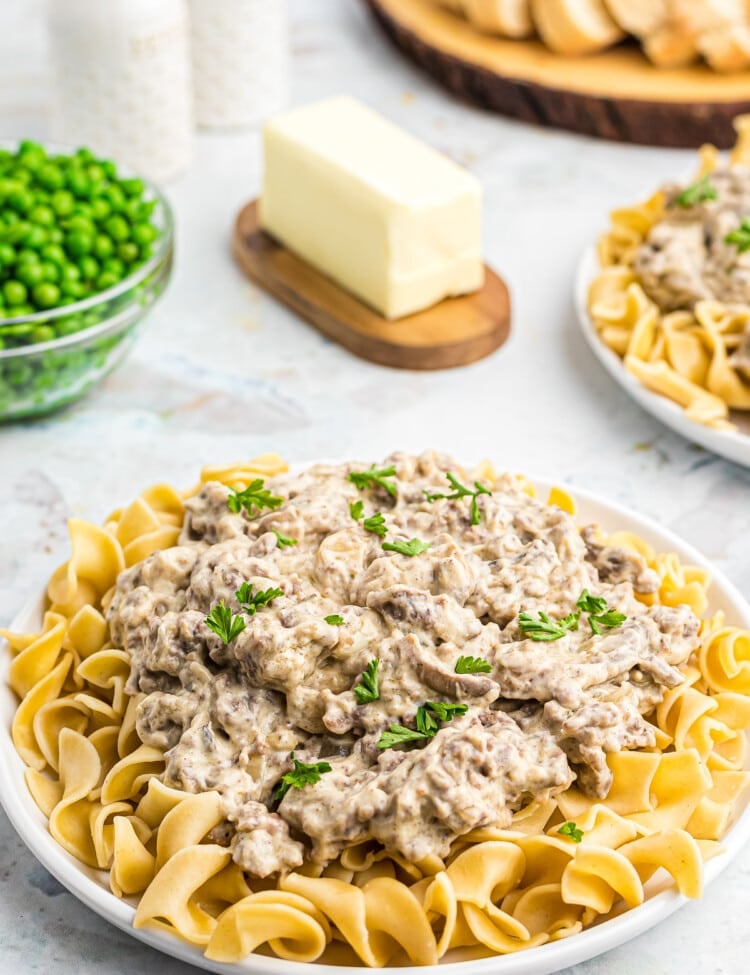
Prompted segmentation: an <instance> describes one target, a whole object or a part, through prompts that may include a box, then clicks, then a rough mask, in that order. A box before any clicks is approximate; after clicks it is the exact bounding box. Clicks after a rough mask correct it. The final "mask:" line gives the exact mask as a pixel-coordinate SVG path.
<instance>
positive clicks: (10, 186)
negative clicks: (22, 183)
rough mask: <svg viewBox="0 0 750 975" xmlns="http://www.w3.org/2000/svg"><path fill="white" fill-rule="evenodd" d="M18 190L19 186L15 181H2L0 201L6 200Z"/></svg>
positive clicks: (0, 184)
mask: <svg viewBox="0 0 750 975" xmlns="http://www.w3.org/2000/svg"><path fill="white" fill-rule="evenodd" d="M17 189H19V185H18V183H17V182H16V181H15V180H13V179H7V177H3V178H2V179H0V199H3V200H5V199H6V198H7V197H9V196H10V194H11V193H12V192H13V191H14V190H17Z"/></svg>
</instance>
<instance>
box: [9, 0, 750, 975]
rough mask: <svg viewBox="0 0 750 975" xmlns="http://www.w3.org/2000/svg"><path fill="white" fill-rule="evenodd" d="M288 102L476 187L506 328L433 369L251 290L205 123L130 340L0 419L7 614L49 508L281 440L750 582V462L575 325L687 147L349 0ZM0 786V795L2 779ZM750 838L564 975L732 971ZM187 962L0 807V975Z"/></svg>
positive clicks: (25, 68)
mask: <svg viewBox="0 0 750 975" xmlns="http://www.w3.org/2000/svg"><path fill="white" fill-rule="evenodd" d="M42 11H43V5H42V2H41V0H3V2H2V4H0V37H2V38H3V42H2V57H0V137H2V138H15V137H19V136H30V137H35V136H36V137H44V136H45V135H46V131H47V123H46V108H45V106H46V100H47V72H46V64H45V45H44V31H43V26H42V21H43V17H42ZM292 12H293V46H294V54H295V58H294V85H293V99H294V101H296V102H302V101H305V100H311V99H314V98H316V97H320V96H326V95H331V94H335V93H340V92H342V91H347V92H349V93H352V94H354V95H355V96H357V97H359V98H362V99H363V100H365V101H367V102H368V103H370V104H371V105H373V106H374V107H376V108H378V109H379V110H381V111H382V112H384V113H385V114H387V115H388V116H390V117H391V118H393V119H394V120H395V121H396V122H398V123H399V124H401V125H403V126H404V127H405V128H407V129H409V130H410V131H412V132H413V133H415V134H416V135H418V136H421V137H422V138H424V139H426V140H427V141H428V142H431V143H432V144H434V145H435V146H437V147H438V148H440V149H442V150H444V151H445V152H447V153H448V154H449V155H451V156H452V157H454V158H455V159H456V160H458V161H459V162H461V163H463V164H465V165H466V166H468V167H469V168H470V169H471V170H472V171H473V172H474V173H476V174H477V176H479V178H480V179H481V180H482V182H483V184H484V187H485V203H486V209H485V214H486V220H485V251H486V255H487V259H488V261H489V262H490V263H491V264H492V265H493V266H494V267H495V268H496V269H498V270H499V271H500V272H502V274H503V275H504V276H505V277H506V279H507V281H508V282H509V284H510V286H511V288H512V293H513V299H514V321H513V328H514V330H513V335H512V338H511V340H510V342H509V343H508V344H507V345H506V346H505V347H504V348H503V349H502V350H500V351H499V352H498V353H497V354H495V355H494V356H492V357H490V358H489V359H486V360H485V361H484V362H481V363H479V364H477V365H474V366H471V367H469V368H465V369H461V370H453V371H447V372H439V373H431V374H430V373H410V372H398V371H392V370H385V369H381V368H379V367H376V366H373V365H369V364H367V363H365V362H361V361H359V360H357V359H355V358H353V357H352V356H350V355H349V354H347V353H346V352H344V351H343V350H341V349H340V348H339V347H338V346H336V345H334V344H332V343H331V342H329V341H327V340H325V339H324V338H322V337H321V336H320V335H318V334H317V333H316V332H314V331H313V330H312V329H310V328H308V327H307V326H306V325H304V324H303V323H302V322H300V321H299V320H297V319H296V318H295V317H294V316H293V315H292V314H291V313H289V312H287V311H286V310H285V309H283V308H282V307H280V306H279V305H277V304H276V303H275V302H274V301H273V300H271V299H270V298H268V297H266V296H264V295H263V294H262V293H261V292H260V291H258V290H257V289H256V288H254V287H253V286H252V285H250V284H249V283H248V282H247V281H245V280H244V279H243V278H242V276H241V275H240V273H239V272H238V271H237V269H236V268H235V266H234V265H233V263H232V260H231V258H230V256H229V234H230V229H231V225H232V220H233V217H234V214H235V212H236V210H237V209H238V208H239V206H240V205H241V204H242V203H243V202H244V201H246V200H247V199H249V198H251V197H253V196H254V195H256V193H257V191H258V187H259V179H260V160H259V138H258V133H257V132H246V133H242V134H231V135H230V134H222V135H217V134H201V135H200V136H199V138H198V139H197V141H196V146H195V160H194V163H193V165H192V167H191V169H190V171H189V172H188V173H187V175H185V176H184V177H183V178H182V179H181V180H179V181H178V182H176V183H175V184H173V185H172V186H170V187H168V192H169V196H170V198H171V200H172V202H173V203H174V206H175V208H176V211H177V221H178V241H177V264H176V270H175V274H174V278H173V281H172V284H171V286H170V289H169V292H168V294H167V295H166V297H165V298H164V299H163V301H162V303H161V304H160V305H159V306H158V308H156V310H155V311H154V313H153V314H152V316H151V318H150V321H149V322H148V324H147V327H146V329H145V332H144V334H143V336H142V338H141V340H140V342H139V343H138V345H137V347H136V349H135V351H134V352H133V353H132V354H131V356H130V358H129V359H128V360H127V362H126V363H125V364H124V365H123V366H122V368H120V369H119V370H118V371H117V372H116V373H115V374H114V375H113V376H111V377H110V378H109V379H108V380H107V381H106V382H105V383H104V385H103V386H101V387H100V388H99V389H98V390H97V391H95V392H94V393H92V394H91V395H90V396H89V397H88V398H87V399H85V400H84V401H83V402H81V403H80V404H78V405H77V406H74V407H73V408H71V409H69V410H68V411H66V412H64V413H61V414H59V415H56V416H53V417H50V418H49V419H45V420H42V421H40V422H36V423H27V424H19V425H16V426H7V427H4V428H2V427H0V475H1V476H0V512H1V514H0V537H1V538H2V554H3V558H2V562H0V624H5V623H7V622H8V621H9V620H10V619H11V617H12V615H13V614H14V612H15V611H16V610H17V609H18V607H19V606H20V605H21V604H22V602H23V601H24V600H25V599H26V598H27V596H28V595H29V594H30V593H32V592H35V591H37V590H38V588H39V586H40V583H41V582H42V580H44V579H45V577H46V576H48V575H49V573H50V572H51V570H52V569H53V568H54V567H55V566H56V565H57V564H58V563H59V562H60V561H61V560H62V559H63V558H64V557H65V553H66V545H67V538H66V528H65V521H66V518H67V517H68V516H69V515H71V514H76V515H84V516H86V517H90V518H93V519H99V518H101V517H103V516H104V515H105V514H106V513H107V511H108V509H110V508H112V507H113V506H115V505H116V504H119V503H121V502H124V501H126V500H128V499H130V498H132V497H133V496H134V495H135V494H136V493H137V492H138V491H139V490H140V489H141V488H143V487H144V486H145V485H148V484H149V483H151V482H153V481H156V480H162V479H169V480H171V481H173V482H175V483H176V484H180V485H187V484H189V483H191V482H192V480H193V479H194V475H195V473H196V470H197V468H198V467H199V466H200V465H201V464H202V463H208V462H211V463H221V462H223V461H229V460H231V459H235V458H240V457H249V456H252V455H254V454H256V453H259V452H261V451H264V450H268V449H277V450H279V451H281V452H282V453H283V454H285V455H286V456H287V457H289V458H293V459H295V460H300V461H304V460H307V459H312V458H316V457H321V456H335V455H340V456H359V457H362V458H363V459H368V460H369V459H375V458H379V457H380V456H381V455H384V454H385V453H387V452H389V451H390V450H392V449H394V448H395V447H401V448H404V449H408V450H419V449H422V448H424V447H425V446H437V447H440V448H442V449H445V450H448V451H451V452H454V453H455V454H457V455H460V456H461V457H462V458H465V459H467V460H474V459H479V458H481V457H483V456H490V457H492V458H493V459H494V460H495V461H496V462H497V463H498V464H499V465H500V466H501V467H504V468H509V469H513V470H524V471H527V472H530V473H536V474H539V475H543V476H548V477H550V478H553V479H557V480H558V481H560V482H564V483H567V484H569V485H572V486H575V485H579V486H585V487H586V488H589V489H591V490H595V491H598V492H600V493H602V494H604V495H607V496H609V497H610V498H612V499H614V500H617V501H619V502H622V503H624V504H626V505H629V506H631V507H633V508H634V509H636V510H639V511H642V512H644V513H646V514H649V515H651V516H653V517H655V518H656V519H657V520H659V521H660V522H661V523H663V524H664V525H667V526H668V527H669V528H671V529H673V530H674V531H676V532H678V533H679V534H681V535H682V536H684V537H685V538H686V539H687V540H688V541H690V542H691V543H693V544H694V545H696V546H698V547H699V548H700V549H701V550H702V551H703V552H704V553H705V554H706V555H707V556H709V557H710V558H711V559H713V560H714V561H715V562H716V564H717V565H719V566H720V567H721V568H722V569H724V570H725V571H726V572H727V573H728V575H729V576H730V577H731V578H732V579H733V581H734V582H735V583H736V584H737V585H738V586H739V587H740V588H741V589H743V590H744V591H745V592H746V593H750V503H748V502H749V500H750V471H747V470H742V469H740V468H738V467H735V466H733V465H731V464H729V463H726V462H724V461H721V460H719V459H717V458H715V457H713V456H711V455H710V454H707V453H705V452H703V451H701V450H700V449H697V448H695V446H693V445H691V444H689V443H687V442H686V441H684V440H681V439H679V438H678V437H677V436H675V435H673V434H671V433H670V432H669V431H667V430H666V429H665V428H664V427H662V426H660V425H659V424H658V423H657V422H656V421H655V420H652V419H651V418H649V417H648V416H647V415H646V414H645V413H643V412H642V411H641V410H640V409H639V408H638V407H637V406H636V405H634V404H633V403H632V402H631V401H630V400H628V399H627V398H626V397H625V395H624V394H623V393H622V392H621V391H620V390H619V389H617V388H615V387H614V386H613V385H612V383H611V382H610V380H609V379H608V378H607V376H606V375H605V374H604V373H603V372H602V371H601V369H600V368H599V366H598V365H597V364H596V362H595V360H594V359H593V358H592V356H591V354H590V353H589V351H588V350H587V348H586V347H585V345H584V343H583V340H582V338H581V337H580V335H579V334H578V333H577V331H576V327H575V324H574V320H573V313H572V305H571V283H572V277H573V272H574V268H575V264H576V260H577V257H578V255H579V254H580V252H581V250H582V249H583V247H584V245H585V244H586V243H587V242H589V241H590V240H591V239H592V237H593V236H594V235H595V234H596V233H597V232H598V230H599V229H600V228H601V226H602V222H603V220H604V216H605V214H606V212H607V210H608V209H609V208H610V207H611V206H612V205H613V204H614V203H616V202H618V201H623V202H625V201H629V200H632V199H634V198H636V197H637V196H638V195H639V194H641V193H643V192H644V190H645V189H647V188H650V187H652V186H654V185H655V184H657V183H658V182H659V181H660V180H661V179H662V178H666V177H669V176H671V175H673V174H674V173H675V172H680V171H683V170H685V169H686V168H687V167H688V166H689V165H690V157H689V155H688V154H685V153H680V152H677V151H664V150H650V149H644V148H636V147H628V146H620V145H613V144H608V143H604V142H594V141H590V140H586V139H582V138H578V137H575V136H572V135H567V134H564V133H558V132H551V131H545V130H542V129H534V128H529V127H526V126H523V125H520V124H517V123H515V122H511V121H507V120H505V119H502V118H499V117H495V116H492V115H488V114H485V113H483V112H480V111H476V110H474V109H472V108H468V107H466V106H465V105H462V104H460V103H458V102H457V101H455V100H454V99H453V98H452V97H450V96H448V95H446V94H445V93H444V92H443V91H441V90H440V89H438V88H437V87H436V86H435V85H433V84H432V83H431V82H430V81H429V80H428V79H427V78H425V77H423V76H422V75H421V74H419V73H418V72H417V71H416V70H414V69H413V68H412V67H411V66H409V65H407V64H406V63H404V62H403V61H402V60H401V59H400V57H399V56H398V55H397V54H396V53H395V52H394V51H393V50H392V49H391V48H390V47H389V46H388V44H387V43H386V42H385V41H384V40H383V38H382V37H381V36H380V34H379V33H378V32H377V30H376V29H375V27H374V25H373V23H372V22H371V20H370V19H369V18H368V17H367V16H366V14H365V13H364V11H363V9H362V8H361V6H360V4H359V3H357V2H355V0H292ZM0 787H1V786H0ZM748 917H750V849H748V850H746V851H745V853H744V855H743V856H741V857H740V858H739V860H738V861H737V862H735V863H734V864H733V865H732V866H731V867H730V868H729V869H728V870H727V871H726V873H725V874H723V875H722V877H721V879H720V880H719V881H718V883H717V884H716V886H715V888H714V889H711V890H709V891H708V892H707V894H706V896H705V898H704V899H703V900H702V901H700V902H698V903H694V904H690V905H689V906H687V907H686V908H684V909H683V910H681V911H680V912H679V913H678V914H677V915H675V916H673V917H672V918H671V919H670V920H668V921H667V922H665V923H664V924H662V925H661V926H660V927H659V928H657V929H656V930H654V931H652V932H650V933H648V934H646V935H644V936H642V937H640V938H639V939H637V940H636V941H634V942H631V943H630V944H628V945H626V946H624V947H622V948H619V949H617V950H615V951H613V952H610V953H609V954H607V955H605V956H602V957H600V958H597V959H594V960H592V961H590V962H588V963H586V964H582V965H579V966H577V967H576V968H575V969H571V970H569V972H568V975H572V973H573V972H575V973H576V975H631V973H633V972H638V975H662V973H664V972H666V971H668V970H674V971H679V972H684V973H686V975H693V973H695V975H739V973H740V972H743V971H746V970H747V955H748V951H749V950H750V925H749V924H748ZM151 968H158V970H159V971H161V972H163V973H164V975H176V973H178V972H179V973H187V972H188V971H193V969H189V968H188V967H187V966H185V965H183V964H181V963H179V962H176V961H173V960H171V959H169V958H167V957H164V956H160V955H158V954H156V953H155V952H153V951H151V950H150V949H147V948H146V947H144V946H142V945H140V944H138V943H137V942H136V941H134V940H132V939H130V938H129V937H127V935H125V934H122V933H120V932H118V931H117V930H115V929H114V928H113V927H110V926H109V925H107V924H106V923H105V922H104V921H102V920H100V919H99V918H98V917H97V916H96V915H94V914H93V913H91V912H90V911H89V910H88V909H86V908H85V907H83V906H82V905H81V904H79V903H78V902H77V901H76V900H75V899H74V898H73V897H72V896H71V895H69V894H68V893H67V892H66V891H64V890H63V888H61V887H60V886H59V885H58V883H57V882H56V881H55V880H54V879H53V878H52V877H50V875H49V874H47V872H46V871H45V870H44V868H42V867H41V866H40V865H39V864H38V863H37V862H36V861H35V860H34V858H33V857H32V856H31V854H30V853H28V852H27V850H26V849H25V848H24V847H23V846H22V844H21V843H20V841H19V840H18V839H17V838H16V836H15V834H14V833H13V831H12V829H11V827H10V825H9V824H8V822H7V820H6V819H5V818H4V816H3V815H2V814H0V971H3V972H13V973H14V975H31V973H36V972H55V973H56V972H69V971H75V972H77V973H78V975H140V973H142V972H143V971H147V970H149V969H151Z"/></svg>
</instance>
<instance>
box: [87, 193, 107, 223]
mask: <svg viewBox="0 0 750 975" xmlns="http://www.w3.org/2000/svg"><path fill="white" fill-rule="evenodd" d="M111 213H112V205H111V204H110V202H109V200H105V199H104V197H101V196H99V197H97V198H96V199H95V200H92V202H91V215H92V216H93V218H94V220H99V221H101V220H106V219H107V217H108V216H109V215H110V214H111Z"/></svg>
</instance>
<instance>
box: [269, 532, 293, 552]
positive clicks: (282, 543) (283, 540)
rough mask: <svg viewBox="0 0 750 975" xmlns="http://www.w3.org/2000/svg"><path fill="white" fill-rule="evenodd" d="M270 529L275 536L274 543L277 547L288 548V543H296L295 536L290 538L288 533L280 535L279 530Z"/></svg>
mask: <svg viewBox="0 0 750 975" xmlns="http://www.w3.org/2000/svg"><path fill="white" fill-rule="evenodd" d="M271 531H272V532H273V533H274V535H275V536H276V544H277V545H278V547H279V548H288V547H289V546H290V545H296V544H297V539H296V538H290V537H289V536H288V535H282V534H281V532H279V531H276V529H275V528H272V529H271Z"/></svg>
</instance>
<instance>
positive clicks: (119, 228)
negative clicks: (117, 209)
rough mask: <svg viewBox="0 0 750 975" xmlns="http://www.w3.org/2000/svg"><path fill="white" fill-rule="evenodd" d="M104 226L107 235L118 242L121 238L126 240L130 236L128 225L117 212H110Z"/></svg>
mask: <svg viewBox="0 0 750 975" xmlns="http://www.w3.org/2000/svg"><path fill="white" fill-rule="evenodd" d="M104 228H105V230H106V231H107V233H108V234H109V236H110V237H111V238H112V239H113V240H116V241H118V243H122V241H123V240H127V239H128V237H129V236H130V227H129V226H128V222H127V220H126V219H125V218H124V217H121V216H120V215H119V214H117V213H114V214H112V216H111V217H109V218H108V219H107V220H106V221H105V223H104Z"/></svg>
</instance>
